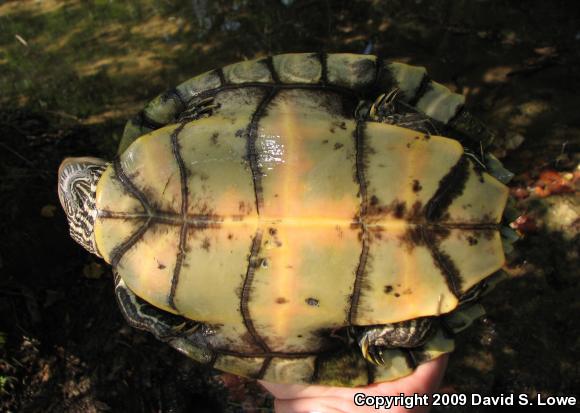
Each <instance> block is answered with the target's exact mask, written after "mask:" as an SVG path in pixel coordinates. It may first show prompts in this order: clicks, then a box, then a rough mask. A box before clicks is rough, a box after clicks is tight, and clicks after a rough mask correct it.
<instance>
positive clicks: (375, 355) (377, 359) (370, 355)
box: [359, 335, 385, 366]
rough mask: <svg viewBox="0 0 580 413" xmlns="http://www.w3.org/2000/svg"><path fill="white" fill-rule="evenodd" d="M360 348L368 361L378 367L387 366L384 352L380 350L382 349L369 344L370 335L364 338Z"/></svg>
mask: <svg viewBox="0 0 580 413" xmlns="http://www.w3.org/2000/svg"><path fill="white" fill-rule="evenodd" d="M359 346H360V349H361V351H362V355H363V357H364V358H365V359H366V360H368V361H370V362H371V363H373V364H376V365H377V366H384V365H385V359H384V357H383V351H382V350H381V349H380V347H378V346H375V345H373V344H370V343H369V337H368V335H365V336H363V337H362V339H361V340H360V342H359Z"/></svg>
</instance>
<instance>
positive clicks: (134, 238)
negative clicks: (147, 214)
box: [111, 218, 151, 269]
mask: <svg viewBox="0 0 580 413" xmlns="http://www.w3.org/2000/svg"><path fill="white" fill-rule="evenodd" d="M150 226H151V218H149V219H147V221H146V222H145V223H144V224H143V225H141V227H139V229H138V230H137V231H135V232H134V233H133V234H132V235H131V236H130V237H129V238H128V239H127V240H126V241H125V242H123V243H122V244H120V245H117V246H116V247H115V248H113V251H112V252H111V266H112V267H113V268H114V269H115V268H117V265H118V264H119V262H120V261H121V258H123V255H125V253H126V252H127V251H129V249H130V248H131V247H132V246H133V245H135V244H136V243H137V242H138V241H139V240H140V239H141V238H142V237H143V235H144V234H145V232H146V231H147V230H148V229H149V227H150Z"/></svg>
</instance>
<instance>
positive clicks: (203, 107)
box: [177, 97, 220, 122]
mask: <svg viewBox="0 0 580 413" xmlns="http://www.w3.org/2000/svg"><path fill="white" fill-rule="evenodd" d="M219 107H220V105H219V104H217V103H214V98H213V97H209V98H205V99H202V100H200V101H199V102H196V103H195V104H193V105H192V106H191V107H189V108H188V109H186V110H185V111H184V112H182V113H181V114H180V115H179V118H178V119H177V121H178V122H189V121H193V120H197V119H200V118H201V117H203V116H211V115H212V114H213V111H214V109H217V108H219Z"/></svg>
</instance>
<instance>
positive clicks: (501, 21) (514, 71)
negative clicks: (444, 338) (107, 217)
mask: <svg viewBox="0 0 580 413" xmlns="http://www.w3.org/2000/svg"><path fill="white" fill-rule="evenodd" d="M319 50H326V51H343V52H356V53H361V52H363V51H365V50H366V51H370V52H372V53H376V54H381V55H383V56H388V57H389V58H391V59H393V60H398V61H404V62H408V63H412V64H416V65H422V66H425V67H427V69H428V71H429V73H430V75H431V77H432V78H433V79H436V80H438V81H440V82H442V83H445V84H446V85H447V86H449V87H450V88H452V89H454V90H455V91H457V92H459V93H463V94H464V95H465V96H466V97H467V102H468V105H469V107H470V108H471V109H472V111H473V112H474V113H476V114H477V115H478V116H479V117H481V118H482V119H484V120H485V121H486V122H487V123H488V124H489V125H491V126H492V127H493V128H494V129H495V130H497V132H498V133H497V139H496V141H495V144H494V147H493V152H494V153H495V154H496V155H497V156H498V157H500V158H501V159H502V161H503V162H504V164H505V165H506V166H507V167H508V168H509V169H510V170H511V171H513V172H514V173H515V178H514V180H513V181H512V182H511V183H510V187H511V192H512V195H513V196H514V199H516V200H517V202H516V205H515V206H516V208H517V210H518V211H519V214H518V215H520V216H519V218H518V220H517V221H516V222H515V223H514V227H515V228H517V229H518V230H519V232H520V233H521V235H522V239H521V240H520V241H519V242H518V243H517V244H516V250H515V252H514V253H513V259H512V262H511V263H510V265H509V268H507V271H508V273H509V275H510V277H509V279H508V280H507V281H504V282H503V284H501V285H500V286H499V287H498V288H497V289H496V290H495V291H494V292H493V293H492V294H490V295H489V296H487V297H485V298H484V305H485V306H486V308H487V311H488V315H487V316H486V318H484V319H482V320H480V321H478V322H477V323H476V324H475V325H474V326H473V327H472V328H471V329H469V330H468V331H466V332H465V333H463V334H462V335H461V336H460V337H459V342H458V350H457V351H456V352H455V353H453V355H452V357H451V361H450V365H449V368H448V371H447V374H446V376H445V380H444V384H443V387H442V391H445V392H450V393H452V392H458V393H473V392H476V393H480V394H485V395H499V394H501V393H503V394H507V393H515V394H520V393H526V394H528V395H530V396H531V397H535V395H536V394H541V395H542V396H554V395H564V396H576V397H577V398H580V317H579V314H580V298H578V297H580V270H579V268H580V266H579V258H578V254H579V250H580V248H579V246H580V239H579V238H580V236H579V233H580V220H579V215H578V211H579V209H580V207H579V201H580V199H579V196H578V185H579V184H578V181H579V179H580V170H579V167H578V164H579V159H580V156H579V152H580V151H579V147H580V116H578V107H580V98H579V97H578V92H577V91H579V90H580V6H578V5H576V4H575V2H572V1H554V2H545V1H528V2H509V1H493V0H477V1H467V0H465V1H459V0H457V1H452V0H447V1H442V0H439V1H431V2H427V1H421V0H414V1H404V0H401V1H362V0H357V1H332V2H331V1H308V0H302V1H301V0H296V1H291V0H286V1H280V2H278V1H266V0H262V1H258V0H240V1H222V0H219V1H207V0H191V1H175V2H167V1H163V0H157V1H156V0H149V1H138V2H121V1H105V0H102V1H97V0H92V1H77V0H74V1H72V0H71V1H55V0H49V1H32V0H30V1H28V0H25V1H3V2H2V1H0V91H1V93H0V234H1V236H0V397H1V399H0V410H1V411H6V412H40V411H42V412H85V413H89V412H101V411H111V412H158V411H164V412H167V411H171V409H172V406H170V405H167V403H166V401H167V400H172V401H173V402H175V404H176V405H178V406H182V407H185V411H199V412H221V411H229V412H237V411H271V409H272V400H271V399H270V397H269V396H268V395H267V394H265V392H263V391H262V390H261V389H260V388H259V387H258V386H257V385H256V384H255V383H253V382H252V381H249V380H242V379H238V378H235V377H233V376H229V375H223V374H219V373H217V372H213V371H207V370H206V369H204V368H202V367H200V366H197V365H196V364H195V363H193V362H191V361H189V360H187V359H185V358H184V357H183V356H181V355H179V354H177V353H176V352H175V351H173V350H171V349H170V348H168V346H166V345H165V344H163V343H160V342H158V341H156V340H155V339H154V338H153V337H151V336H150V335H149V334H146V333H143V332H140V331H137V330H134V329H132V328H130V327H128V326H127V324H126V323H125V321H124V320H123V319H122V317H121V314H120V313H119V311H118V309H117V306H116V303H115V302H114V297H113V289H112V276H111V273H110V270H109V268H108V266H107V265H105V264H104V263H103V262H102V261H100V260H98V259H96V258H95V257H92V256H90V255H89V254H88V253H86V252H85V251H84V250H82V248H81V247H79V246H78V245H77V244H75V243H74V242H73V241H72V239H70V237H69V236H68V229H67V225H66V219H65V217H64V215H63V212H62V210H61V208H60V206H59V203H58V197H57V193H56V172H57V168H58V165H59V163H60V161H61V160H62V159H63V158H64V157H66V156H73V155H91V156H100V157H103V158H111V157H112V156H113V155H114V153H115V148H116V145H117V143H118V139H119V137H120V135H121V133H122V128H123V125H124V122H125V121H126V120H127V118H128V117H129V116H132V115H133V114H135V113H136V112H137V111H138V110H139V109H140V108H141V107H142V106H143V105H144V104H145V102H147V101H148V100H149V99H151V98H153V97H154V96H156V95H157V94H158V93H160V92H162V91H163V90H165V89H167V88H169V87H171V86H174V85H176V84H178V83H180V82H182V81H184V80H186V79H187V78H189V77H191V76H193V75H195V74H198V73H201V72H203V71H205V70H209V69H211V68H213V67H218V66H223V65H225V64H229V63H233V62H235V61H238V60H241V59H248V58H255V57H260V56H265V55H267V54H272V53H280V52H291V51H319ZM468 410H469V411H482V412H483V411H492V410H493V408H489V407H480V408H478V409H474V408H469V409H468ZM440 411H463V410H461V409H460V408H445V409H440Z"/></svg>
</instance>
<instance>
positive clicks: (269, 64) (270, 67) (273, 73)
mask: <svg viewBox="0 0 580 413" xmlns="http://www.w3.org/2000/svg"><path fill="white" fill-rule="evenodd" d="M264 62H265V63H266V66H267V67H268V70H269V71H270V76H272V80H273V81H274V83H276V84H278V83H280V77H279V76H278V72H276V69H274V60H273V59H272V56H268V57H267V58H266V59H264Z"/></svg>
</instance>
